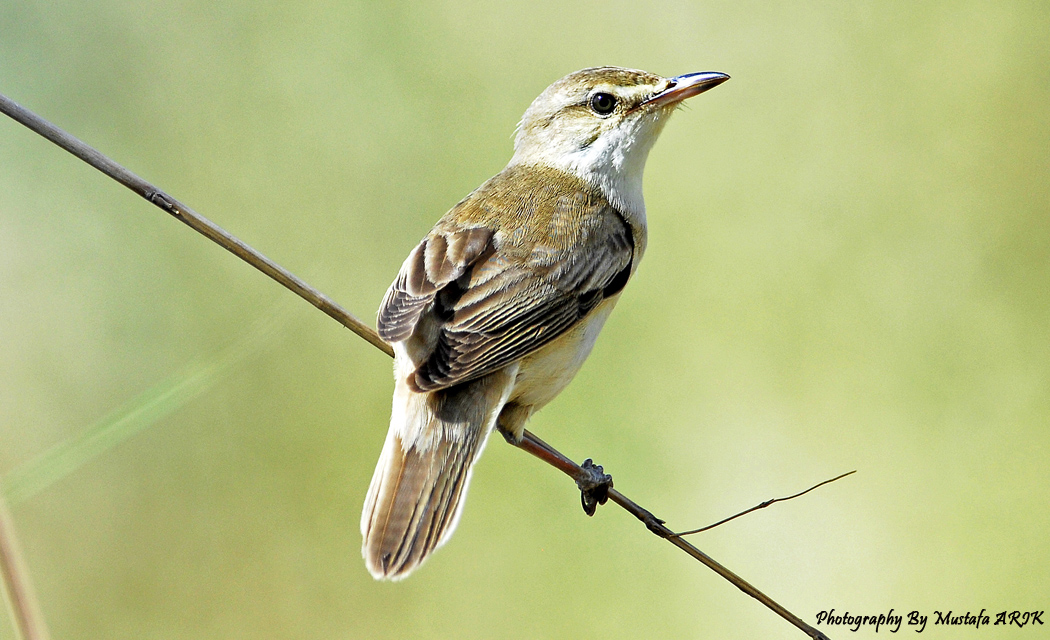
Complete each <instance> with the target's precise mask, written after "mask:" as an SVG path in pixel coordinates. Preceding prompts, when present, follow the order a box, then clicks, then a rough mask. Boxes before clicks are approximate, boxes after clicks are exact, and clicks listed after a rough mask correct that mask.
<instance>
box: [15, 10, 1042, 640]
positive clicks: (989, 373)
mask: <svg viewBox="0 0 1050 640" xmlns="http://www.w3.org/2000/svg"><path fill="white" fill-rule="evenodd" d="M1048 33H1050V5H1048V4H1047V3H1046V2H942V3H913V2H885V3H877V4H856V5H850V4H843V3H840V2H815V3H814V2H811V3H798V2H783V3H769V2H703V3H699V2H696V3H683V2H648V3H635V2H595V3H586V4H580V3H571V2H536V1H532V2H527V3H500V4H487V3H473V2H459V3H454V4H444V3H433V2H341V1H329V2H286V3H280V2H265V1H264V2H247V1H240V2H223V3H215V2H135V3H127V2H116V1H112V0H102V1H95V2H90V3H88V2H13V1H12V0H0V92H3V93H4V94H6V95H8V96H9V97H11V98H13V99H15V100H17V101H19V102H21V103H22V104H24V105H25V106H27V107H29V108H31V109H33V110H35V111H37V112H38V113H40V114H41V115H42V116H44V117H46V118H48V119H51V120H52V121H54V122H55V123H57V124H59V125H60V126H62V127H64V128H66V129H67V130H69V131H70V132H72V133H74V134H75V135H77V136H79V137H81V138H83V139H85V140H86V141H88V142H90V143H91V144H93V145H95V146H97V147H98V148H99V149H101V150H102V151H103V152H105V153H107V154H110V155H111V156H112V157H113V158H115V159H116V160H118V161H119V162H121V163H123V164H125V165H127V166H128V167H129V168H131V169H132V170H134V171H136V172H138V173H140V174H141V175H142V176H144V177H145V178H147V179H149V180H152V181H154V182H155V183H157V184H158V185H159V186H161V187H162V188H163V189H166V190H167V191H169V192H170V193H171V194H173V195H174V196H176V197H177V198H180V199H181V200H183V201H184V202H186V203H188V204H189V205H191V206H193V207H195V208H196V209H197V210H198V211H200V212H201V213H202V214H204V215H206V216H208V217H210V218H211V219H213V220H215V221H216V222H218V223H219V224H220V225H222V226H224V227H225V228H226V229H228V230H230V231H231V232H232V233H234V234H236V235H238V236H239V237H241V238H242V239H244V240H245V241H247V242H248V243H249V244H252V245H253V246H255V247H256V248H258V249H259V250H261V251H263V252H264V253H266V254H267V255H269V256H270V257H271V258H273V259H275V260H276V261H278V262H279V263H281V264H282V265H284V266H286V267H288V268H289V269H291V270H292V271H293V272H295V273H296V274H298V275H299V276H301V277H302V278H304V279H305V280H307V281H308V282H310V283H311V284H313V285H315V286H317V287H318V288H320V289H321V290H322V291H324V292H326V293H327V294H329V295H330V296H332V297H333V298H334V299H336V300H337V301H339V302H340V303H342V304H343V305H345V306H346V307H347V308H348V309H350V310H352V311H354V312H355V313H357V314H358V315H360V316H361V317H363V318H365V319H367V320H368V321H369V322H372V320H373V318H374V315H373V314H374V310H375V309H376V308H377V306H378V304H379V301H380V299H381V297H382V295H383V292H384V291H385V289H386V287H387V285H388V284H389V283H390V281H391V280H392V279H393V277H394V275H395V274H396V272H397V269H398V267H399V266H400V264H401V261H402V260H403V258H404V256H405V255H406V254H407V252H408V251H409V250H410V249H411V248H412V247H413V246H414V244H415V243H416V242H417V241H418V240H419V238H420V237H422V236H423V234H424V233H425V232H426V231H427V230H428V229H429V228H430V226H431V225H432V224H433V222H434V221H436V220H437V218H438V217H439V216H440V215H441V214H442V213H443V212H444V211H445V210H446V209H447V208H448V207H450V206H451V205H452V204H454V203H455V202H456V201H458V200H459V199H460V198H461V197H462V196H464V195H465V194H466V193H468V192H469V191H470V190H472V189H473V188H474V187H476V186H477V185H478V184H480V183H481V182H482V181H483V180H485V179H486V178H488V177H489V176H490V175H492V174H494V173H496V172H497V171H499V169H500V168H501V167H502V166H503V164H504V163H505V162H506V160H507V159H508V158H509V156H510V151H511V136H512V132H513V130H514V126H515V124H516V122H517V120H518V118H519V117H520V115H521V113H522V112H523V111H524V109H525V107H526V106H528V104H529V102H530V101H531V100H532V99H533V98H534V97H535V96H536V95H538V94H539V92H540V91H541V90H542V89H543V88H544V87H545V86H546V85H547V84H549V83H550V82H552V81H554V80H556V79H557V78H559V77H561V76H562V75H564V74H566V73H568V72H571V71H574V70H576V69H579V68H583V67H587V66H594V65H601V64H614V65H622V66H631V67H638V68H643V69H646V70H650V71H654V72H657V73H661V74H665V75H675V74H679V73H685V72H691V71H703V70H716V71H724V72H727V73H729V74H731V75H732V76H733V79H732V80H731V81H730V82H728V83H727V84H725V85H723V86H720V87H719V88H718V89H716V90H715V91H712V92H710V93H708V94H705V95H703V96H702V97H700V98H697V99H695V100H692V101H690V104H689V106H688V107H687V108H686V109H684V110H682V111H680V112H679V113H678V114H677V115H676V116H675V117H674V119H673V120H672V121H671V123H670V125H669V126H668V127H667V129H666V130H665V132H664V134H663V136H662V139H661V140H660V142H659V143H658V144H657V145H656V148H655V149H654V151H653V153H652V155H651V157H650V161H649V166H648V171H647V178H646V194H647V204H648V209H649V220H650V240H649V249H648V253H647V255H646V258H645V261H644V262H643V263H642V265H641V268H640V269H639V271H638V273H637V275H636V277H635V279H634V280H633V281H632V282H631V284H630V285H629V286H628V288H627V290H626V293H625V295H624V296H623V298H622V300H621V301H620V303H619V306H618V308H617V310H616V312H615V313H614V314H613V316H612V318H611V319H610V322H609V323H608V324H607V326H606V328H605V331H604V334H603V336H602V338H601V339H600V340H599V342H598V345H597V347H596V349H595V351H594V353H593V355H592V356H591V358H590V361H589V362H588V364H587V365H586V366H585V367H584V369H583V371H582V372H581V373H580V375H579V376H578V378H577V379H576V381H575V382H574V384H573V385H571V386H570V387H569V388H568V390H567V391H566V392H565V393H563V394H562V396H561V397H560V398H559V399H558V400H557V401H555V402H554V403H553V404H552V405H551V406H549V407H548V408H547V409H545V410H544V411H543V412H541V413H540V414H539V416H538V417H536V418H535V419H534V420H533V422H532V423H531V425H530V428H532V430H533V431H535V432H537V433H538V434H540V435H541V436H542V437H544V438H546V439H548V440H549V441H550V442H552V443H553V444H555V445H556V446H558V447H559V448H561V449H562V450H563V451H564V452H566V453H567V454H569V455H571V456H573V457H575V458H577V459H582V458H584V457H588V456H589V457H594V458H595V459H596V460H597V461H598V462H600V463H602V464H604V465H605V466H606V469H607V470H609V471H611V472H612V473H613V474H614V477H615V478H616V486H617V488H619V489H621V490H622V491H623V492H625V493H626V494H627V495H628V496H630V497H632V498H634V499H636V500H637V501H639V502H640V503H641V504H643V505H645V506H647V507H648V508H650V509H651V510H652V511H654V512H655V513H656V514H657V515H659V516H661V517H663V518H666V519H667V520H668V521H669V524H670V526H672V527H674V528H677V529H685V528H690V527H695V526H701V525H704V524H707V523H710V522H713V521H715V520H718V519H720V518H722V517H724V516H726V515H728V514H731V513H735V512H736V511H738V510H740V509H743V508H746V507H749V506H751V505H753V504H756V503H758V502H760V501H762V500H764V499H766V498H770V497H774V496H779V495H785V494H789V493H793V492H795V491H797V490H800V489H803V488H805V487H808V486H810V485H811V484H813V483H815V482H818V481H820V480H823V479H826V478H829V477H832V476H834V475H836V474H838V473H841V472H843V471H847V470H850V469H857V470H858V473H857V474H856V475H855V476H852V477H850V478H849V479H847V480H843V481H841V482H839V483H836V484H834V485H831V486H829V487H825V488H822V489H820V490H819V491H817V492H815V493H813V494H809V495H808V496H806V497H805V498H802V499H799V500H796V501H793V502H789V503H787V504H784V505H777V506H775V507H773V508H770V509H767V510H764V511H762V512H759V513H757V514H754V515H751V516H748V517H747V518H745V519H743V520H739V521H736V522H734V523H732V524H729V525H726V526H723V527H721V528H719V529H717V530H715V531H713V532H710V533H706V534H702V535H700V536H697V537H696V538H695V539H694V542H695V543H696V544H698V545H699V546H700V547H701V548H702V549H704V550H705V551H707V552H708V553H710V554H711V555H713V556H714V557H715V558H717V559H719V560H721V561H722V562H724V563H725V564H726V565H728V566H729V567H730V568H732V569H733V570H735V571H737V572H738V573H739V574H741V575H742V576H744V577H745V578H747V579H749V580H751V581H752V582H753V583H754V584H755V585H757V586H758V587H759V588H760V589H763V590H765V591H766V592H767V593H768V594H769V595H770V596H772V597H773V598H775V599H777V600H779V601H780V602H781V603H782V604H784V605H785V606H786V607H787V608H789V609H791V610H792V611H794V612H795V613H797V614H798V615H800V616H801V617H803V618H804V619H806V620H807V621H809V622H810V623H813V622H814V621H815V616H816V614H817V612H819V611H821V610H825V609H829V608H835V609H836V610H837V611H839V612H843V611H850V612H851V613H861V614H878V613H882V612H886V611H887V610H889V609H890V608H894V609H895V610H896V611H897V612H900V611H905V612H906V611H910V610H913V609H918V610H920V611H923V612H924V613H926V614H931V615H932V612H933V611H934V610H941V611H946V610H948V609H952V610H954V611H956V612H962V611H966V610H971V611H977V610H980V609H981V608H985V609H988V610H990V611H993V612H994V611H1000V610H1004V609H1006V610H1013V609H1021V610H1030V609H1035V610H1039V609H1048V608H1050V606H1048V605H1050V602H1048V600H1047V594H1048V593H1050V535H1048V533H1050V509H1048V504H1050V470H1048V461H1050V433H1048V420H1050V331H1048V327H1050V107H1048V105H1050V47H1048V46H1047V42H1046V37H1047V34H1048ZM391 389H392V381H391V377H390V362H389V360H388V359H387V358H386V357H385V356H383V355H382V354H381V353H379V352H378V351H376V350H375V349H374V348H372V347H370V346H368V345H367V344H365V343H364V342H362V341H361V340H359V339H357V338H356V337H354V336H353V335H352V334H350V333H349V332H348V331H346V330H344V329H342V328H340V327H339V326H338V325H337V324H336V323H334V322H332V321H331V320H329V319H328V318H326V317H325V316H323V315H322V314H321V313H319V312H317V311H316V310H314V309H313V308H311V307H309V306H308V305H306V304H305V303H301V302H298V301H296V300H295V299H294V298H293V296H292V294H290V293H288V292H287V291H285V290H283V289H281V288H280V287H279V286H277V285H276V284H274V283H272V282H270V281H269V280H268V279H266V278H265V277H263V276H261V275H260V274H258V273H256V272H255V271H253V270H252V269H250V268H249V267H247V266H245V265H244V264H242V263H241V262H239V261H238V260H237V259H235V258H233V257H232V256H230V255H228V254H226V253H225V252H223V251H222V250H220V249H218V248H217V247H216V246H214V245H212V244H211V243H209V242H208V241H206V240H204V239H203V238H202V237H200V236H198V235H197V234H195V233H193V232H192V231H190V230H189V229H187V228H186V227H184V226H183V225H181V224H179V223H178V222H176V221H175V220H173V219H170V218H168V217H166V216H165V215H163V214H162V213H160V212H159V211H158V210H157V209H154V208H152V207H150V206H149V205H147V204H146V203H145V202H143V201H142V200H141V199H139V198H137V197H136V196H135V195H133V194H132V193H131V192H129V191H127V190H125V189H124V188H122V187H120V186H118V185H117V184H115V183H114V182H112V181H110V180H109V179H106V178H104V177H103V176H102V175H101V174H99V173H97V172H95V171H94V170H92V169H90V168H88V167H87V166H85V165H83V164H82V163H81V162H80V161H78V160H76V159H74V158H73V157H71V156H69V155H67V154H66V153H65V152H63V151H60V150H58V149H57V148H55V147H54V146H52V145H51V144H50V143H47V142H46V141H44V140H43V139H41V138H39V137H37V136H36V135H34V134H31V133H29V132H28V131H27V130H25V129H23V128H22V127H20V126H19V125H16V124H15V123H13V122H12V121H10V120H8V119H6V118H3V119H0V478H2V479H3V483H4V484H3V487H4V490H5V493H6V495H7V498H8V501H9V502H10V504H11V509H12V513H13V515H14V518H15V522H16V524H17V526H18V528H19V531H20V534H21V539H22V544H23V546H24V547H25V553H26V560H27V562H28V564H29V567H30V569H31V572H32V577H33V579H34V581H35V584H36V588H37V591H38V592H39V597H40V601H41V605H42V607H43V609H44V612H45V614H46V617H47V620H48V623H49V624H50V627H51V630H52V635H53V637H54V638H55V639H56V640H67V639H75V638H83V639H88V638H171V639H177V638H178V639H181V638H319V637H320V638H415V637H418V638H543V637H546V638H576V637H581V636H583V635H587V636H589V637H596V638H638V637H655V636H659V637H668V638H706V637H729V638H760V637H761V638H800V637H804V636H802V634H801V633H800V632H798V631H797V630H795V629H794V628H792V627H790V626H789V625H788V624H787V623H785V622H783V621H782V620H780V619H779V618H777V617H776V616H775V615H773V614H772V613H770V612H769V611H767V610H766V609H765V608H763V607H762V606H761V605H759V604H758V603H756V602H754V601H753V600H751V599H750V598H748V597H747V596H745V595H743V594H742V593H740V592H739V591H737V590H736V589H735V588H733V587H732V586H730V585H729V584H728V583H726V582H724V581H723V580H721V579H720V578H718V577H717V576H715V575H714V574H713V573H711V572H710V571H708V570H707V569H705V568H703V567H701V566H700V565H699V564H697V563H695V562H693V561H691V560H689V559H688V558H686V557H685V556H684V555H683V554H681V553H680V552H679V551H677V550H676V549H674V548H673V547H671V545H669V544H666V543H664V542H661V541H659V540H657V539H656V538H654V537H653V536H651V535H649V534H648V533H646V532H645V530H644V529H643V528H642V527H641V526H640V525H639V524H638V523H637V522H636V521H633V520H632V519H631V518H630V517H629V516H627V515H626V514H625V513H624V512H622V511H620V510H618V509H616V508H614V507H606V508H604V509H601V510H600V511H599V513H598V514H597V516H595V517H594V518H593V519H587V518H585V517H584V516H583V515H582V513H581V510H580V507H579V499H578V494H577V492H576V491H575V489H574V487H573V485H572V483H571V482H570V481H569V480H568V479H566V478H564V477H563V476H560V475H559V474H557V473H556V472H555V471H553V470H552V469H549V468H547V467H544V466H543V465H541V464H540V463H538V462H535V461H533V460H531V459H529V458H528V457H527V456H525V455H523V454H521V453H520V452H518V451H516V450H513V449H512V448H510V447H507V446H505V445H503V444H502V442H501V441H499V439H498V438H497V439H495V440H493V441H492V442H491V443H490V446H489V447H488V450H487V451H486V454H485V456H484V457H483V458H482V460H481V461H480V463H479V464H478V467H477V469H476V471H475V475H474V482H473V486H472V489H471V494H470V498H469V501H468V504H467V508H466V511H465V515H464V517H463V519H462V521H461V524H460V526H459V530H458V532H457V533H456V535H455V536H454V537H453V539H452V541H451V542H450V543H449V544H448V545H447V546H446V547H445V548H443V549H442V550H441V551H439V552H438V553H437V554H436V555H435V556H434V557H433V558H432V559H431V561H430V562H429V563H428V564H427V565H426V566H425V567H424V568H423V569H422V570H421V571H419V572H418V573H417V574H416V575H414V576H412V577H411V578H410V579H409V580H407V581H406V582H403V583H399V584H379V583H375V582H373V581H372V579H371V578H370V577H369V576H368V574H367V573H366V571H365V569H364V566H363V563H362V561H361V558H360V553H359V545H360V535H359V532H358V521H359V510H360V507H361V502H362V500H363V497H364V494H365V490H366V488H367V485H368V481H369V478H370V477H371V473H372V469H373V466H374V464H375V460H376V458H377V456H378V453H379V450H380V447H381V443H382V440H383V438H384V434H385V432H386V428H387V420H388V412H389V402H390V392H391ZM0 616H2V618H0V638H2V639H4V640H6V639H9V638H13V637H14V630H13V628H12V626H11V620H10V618H9V617H8V614H7V613H6V611H5V612H3V613H0ZM821 628H822V629H823V630H825V631H827V632H829V634H831V635H832V636H833V637H846V636H849V637H876V636H875V634H874V632H873V630H871V629H864V630H862V631H860V632H858V633H856V634H851V633H849V632H848V631H847V630H846V629H844V628H841V627H838V628H827V627H821ZM882 633H883V634H885V633H886V630H885V629H883V630H882ZM959 633H960V631H959V630H957V629H946V628H943V627H933V626H932V625H931V626H929V627H928V628H927V629H926V631H925V633H924V634H923V637H935V638H937V637H941V638H949V637H957V635H958V634H959ZM1040 633H1044V632H1042V631H1039V630H1038V629H1024V630H1017V629H1007V630H1004V629H1003V628H1001V627H990V628H983V629H981V630H980V631H979V635H980V637H981V638H1017V637H1021V636H1022V635H1023V636H1024V637H1035V635H1036V634H1040Z"/></svg>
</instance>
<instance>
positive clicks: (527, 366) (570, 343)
mask: <svg viewBox="0 0 1050 640" xmlns="http://www.w3.org/2000/svg"><path fill="white" fill-rule="evenodd" d="M618 299H619V296H615V297H613V298H609V299H608V300H604V301H603V302H602V303H601V304H599V305H598V306H597V308H595V309H594V311H592V312H591V313H590V314H589V315H588V316H587V317H586V318H584V319H583V320H582V321H581V322H580V323H579V324H577V325H576V326H575V327H573V328H572V329H570V330H569V331H567V332H566V333H565V334H564V335H562V336H560V337H559V338H558V339H556V340H554V341H553V342H551V343H550V344H548V345H546V346H544V347H543V348H541V349H539V350H537V351H536V352H534V353H532V354H529V355H528V356H526V357H525V358H522V359H521V361H520V367H519V369H518V375H517V378H516V379H515V381H514V391H513V392H511V397H510V400H511V401H512V402H515V403H517V404H519V405H526V406H530V407H531V408H532V410H533V411H535V410H537V409H539V408H540V407H542V406H543V405H545V404H547V403H548V402H550V401H551V400H553V399H554V397H555V396H557V395H558V394H559V393H561V390H562V389H564V388H565V387H566V385H568V384H569V382H570V381H572V379H573V377H574V376H575V375H576V372H578V371H579V370H580V367H582V366H583V361H584V360H586V359H587V356H589V355H590V354H591V349H592V348H593V347H594V342H595V340H597V339H598V334H599V333H601V330H602V326H604V325H605V319H606V318H608V317H609V313H610V312H611V311H612V309H613V307H614V306H615V305H616V301H617V300H618Z"/></svg>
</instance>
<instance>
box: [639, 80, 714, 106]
mask: <svg viewBox="0 0 1050 640" xmlns="http://www.w3.org/2000/svg"><path fill="white" fill-rule="evenodd" d="M728 79H729V76H727V75H726V74H724V73H719V72H717V71H701V72H699V73H687V74H685V75H681V76H675V77H673V78H671V79H670V80H668V81H667V83H668V84H667V88H665V89H664V90H663V91H660V92H658V93H654V94H653V95H651V96H649V97H648V98H646V99H645V100H644V101H643V102H642V103H641V104H639V105H638V106H639V107H642V106H659V105H666V104H673V103H678V102H681V101H682V100H685V99H686V98H692V97H693V96H695V95H699V94H701V93H703V92H705V91H707V90H708V89H714V88H715V87H717V86H718V85H720V84H722V83H723V82H725V81H726V80H728Z"/></svg>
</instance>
